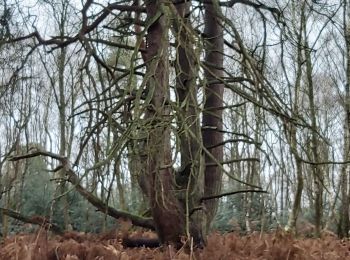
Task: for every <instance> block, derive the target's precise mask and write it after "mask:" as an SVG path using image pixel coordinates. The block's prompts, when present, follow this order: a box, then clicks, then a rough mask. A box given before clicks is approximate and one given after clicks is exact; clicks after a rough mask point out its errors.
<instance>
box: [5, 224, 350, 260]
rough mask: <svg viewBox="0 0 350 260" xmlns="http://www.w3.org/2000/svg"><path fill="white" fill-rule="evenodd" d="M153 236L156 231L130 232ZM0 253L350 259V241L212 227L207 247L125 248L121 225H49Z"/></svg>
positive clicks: (36, 259) (39, 257)
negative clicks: (62, 228)
mask: <svg viewBox="0 0 350 260" xmlns="http://www.w3.org/2000/svg"><path fill="white" fill-rule="evenodd" d="M130 236H131V237H132V236H134V237H135V236H142V237H144V238H154V237H155V234H154V233H152V232H142V233H140V232H139V233H134V234H130ZM0 259H6V260H11V259H18V260H22V259H23V260H44V259H45V260H46V259H64V260H73V259H74V260H76V259H87V260H92V259H95V260H96V259H99V260H102V259H104V260H112V259H113V260H114V259H122V260H128V259H140V260H141V259H209V260H211V259H213V260H217V259H223V260H226V259H249V260H254V259H276V260H284V259H305V260H310V259H317V260H320V259H327V260H333V259H350V241H349V240H340V239H337V238H336V237H334V235H331V234H328V235H327V234H326V235H324V236H323V237H322V238H319V239H315V238H301V237H300V238H295V237H293V236H291V235H289V234H285V233H283V232H282V231H279V232H274V233H270V234H267V233H263V234H260V233H255V234H251V235H246V236H240V235H238V234H236V233H227V234H219V233H213V234H211V235H210V236H209V237H208V245H207V246H206V247H205V248H204V249H193V250H191V248H190V247H189V246H187V247H183V248H182V249H180V250H175V249H174V248H172V247H171V246H168V247H163V248H145V247H142V248H124V247H123V245H122V243H121V237H120V233H118V231H113V232H109V233H106V234H103V235H93V234H84V233H77V232H67V233H65V234H64V235H62V236H57V235H50V234H48V233H47V232H46V231H45V230H39V231H37V232H36V234H18V235H15V236H12V237H8V238H6V239H4V240H3V241H2V242H1V244H0Z"/></svg>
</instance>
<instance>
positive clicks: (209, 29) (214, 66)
mask: <svg viewBox="0 0 350 260" xmlns="http://www.w3.org/2000/svg"><path fill="white" fill-rule="evenodd" d="M204 11H205V13H204V26H205V29H204V35H205V37H206V38H205V66H206V69H205V72H204V74H205V79H206V81H207V84H206V86H204V99H205V100H204V112H203V121H202V127H203V130H202V135H203V144H204V147H205V148H206V149H208V151H209V152H210V153H211V154H212V155H213V157H214V158H215V161H214V160H213V158H211V157H209V156H208V155H207V154H206V155H205V164H206V165H207V167H206V168H205V185H204V194H205V195H206V196H210V195H213V194H217V193H219V192H220V190H221V179H222V170H221V167H220V165H217V162H222V161H223V146H222V145H219V146H217V144H219V143H222V142H223V133H222V132H220V131H221V130H222V127H223V122H222V109H220V108H221V107H222V106H223V92H224V85H223V84H222V83H211V82H213V81H214V82H217V80H218V79H219V81H220V78H222V77H223V49H224V38H223V27H222V24H221V19H220V15H221V10H220V7H219V5H218V2H217V1H214V0H212V1H207V3H206V4H204ZM211 147H214V148H211ZM208 165H210V166H208ZM205 207H206V212H207V227H208V228H209V227H210V224H211V222H212V221H213V219H214V217H215V214H216V211H217V207H218V200H210V201H206V202H205Z"/></svg>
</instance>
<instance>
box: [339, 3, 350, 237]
mask: <svg viewBox="0 0 350 260" xmlns="http://www.w3.org/2000/svg"><path fill="white" fill-rule="evenodd" d="M348 12H349V11H348V6H347V1H345V2H344V14H343V20H344V36H345V46H346V49H345V50H346V85H345V98H344V110H345V120H344V149H343V152H344V155H343V157H344V161H348V160H349V159H350V86H349V84H350V31H349V25H348V17H349V14H348ZM348 168H349V167H348V165H347V164H344V165H343V166H342V168H341V206H340V221H339V227H338V235H339V237H348V236H349V230H350V221H349V209H350V208H349V192H350V191H349V176H348V174H349V173H348Z"/></svg>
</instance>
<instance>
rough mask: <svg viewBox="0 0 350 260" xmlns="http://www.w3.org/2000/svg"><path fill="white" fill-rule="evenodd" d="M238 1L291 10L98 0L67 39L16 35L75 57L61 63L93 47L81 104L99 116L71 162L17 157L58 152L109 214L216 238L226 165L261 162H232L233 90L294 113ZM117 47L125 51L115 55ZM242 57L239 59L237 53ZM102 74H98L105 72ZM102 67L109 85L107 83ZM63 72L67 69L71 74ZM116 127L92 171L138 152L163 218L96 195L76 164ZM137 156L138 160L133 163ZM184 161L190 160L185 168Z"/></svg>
mask: <svg viewBox="0 0 350 260" xmlns="http://www.w3.org/2000/svg"><path fill="white" fill-rule="evenodd" d="M65 3H66V2H65ZM66 4H68V3H66ZM236 4H243V5H244V6H249V7H251V8H253V10H256V11H257V12H258V13H260V14H262V10H263V11H264V12H267V13H269V14H272V15H271V18H278V15H279V14H280V13H279V12H278V10H277V9H275V8H271V7H268V6H266V5H264V4H261V3H255V2H254V1H227V2H220V1H216V0H208V1H170V0H168V1H167V0H155V1H150V0H146V1H120V2H119V1H116V2H113V3H110V4H108V5H105V6H104V5H101V4H99V3H97V2H95V1H93V0H87V1H86V2H85V3H84V5H83V7H82V8H81V10H80V15H79V16H77V17H73V18H72V20H73V21H74V20H77V21H78V22H77V23H72V24H71V25H70V30H67V29H66V30H60V34H59V35H58V36H53V37H51V38H47V36H44V35H42V34H41V33H40V30H38V31H32V32H30V33H29V34H27V35H24V36H19V37H13V38H11V39H10V40H6V42H7V43H10V42H11V43H18V42H28V43H30V46H32V48H31V49H30V51H29V52H28V54H30V55H31V54H32V53H33V52H34V51H35V50H36V49H37V48H38V46H40V45H43V46H46V48H48V49H49V50H48V49H46V50H48V51H49V52H55V51H57V50H58V54H61V56H62V55H63V56H64V59H61V60H60V61H61V62H62V64H61V67H60V68H61V69H62V68H64V65H65V64H63V63H64V61H65V60H66V57H65V53H66V51H68V50H69V48H70V47H71V46H75V48H77V47H76V46H79V47H81V49H79V48H77V49H79V50H78V51H77V52H81V53H84V55H85V56H84V59H83V61H82V64H81V67H80V68H79V71H78V70H77V73H81V74H79V75H80V77H81V82H80V83H81V84H82V85H84V84H85V86H84V88H83V87H82V89H83V90H82V96H81V97H77V102H78V101H80V102H81V105H80V106H79V107H78V108H77V109H76V110H74V111H73V112H72V115H71V116H72V117H79V116H80V115H81V114H84V113H85V114H87V115H88V118H89V119H88V123H87V126H85V125H84V124H82V125H81V128H83V129H84V131H85V135H84V136H83V137H82V138H81V141H80V149H79V150H78V151H76V154H74V155H75V156H76V158H75V160H74V161H73V159H72V157H73V156H74V155H70V158H67V157H66V156H65V152H64V151H63V150H61V151H60V152H59V153H58V154H55V153H52V152H51V151H50V152H48V151H43V150H36V151H34V152H33V151H31V152H30V153H29V154H27V155H20V156H15V157H13V158H12V160H20V159H24V158H28V157H33V156H38V155H44V156H49V157H51V158H53V159H56V160H58V161H59V162H60V163H61V164H60V165H59V166H58V167H57V168H56V169H55V170H57V171H59V170H63V171H61V172H64V173H65V174H66V176H67V180H68V181H69V182H71V183H72V184H74V187H75V189H76V190H77V191H78V192H79V193H80V194H82V195H83V196H84V197H85V198H86V199H87V200H88V201H89V202H91V203H92V204H93V205H94V206H96V207H97V208H98V209H99V210H101V211H103V212H105V213H107V214H109V215H111V216H113V217H124V218H129V219H130V220H131V221H132V222H133V223H134V224H136V225H140V226H144V227H152V228H155V229H156V231H157V233H158V235H159V238H160V241H161V242H162V243H169V242H170V243H175V244H177V245H180V244H181V237H183V236H185V237H188V238H190V237H192V238H193V239H194V241H195V243H196V244H197V245H202V244H204V243H205V237H206V234H207V232H208V230H209V229H210V226H211V223H212V221H213V219H214V217H215V214H216V211H217V207H218V201H217V200H218V198H219V197H220V196H222V195H220V191H221V183H222V176H223V173H224V172H226V170H225V164H232V163H235V162H240V161H242V160H246V161H247V162H248V163H249V162H250V161H253V162H252V163H255V162H256V161H257V160H258V158H247V159H246V158H241V159H238V160H235V159H232V160H230V161H227V162H225V158H224V149H223V148H224V145H225V143H229V142H236V140H235V139H230V140H227V141H225V140H224V133H228V134H232V135H234V134H235V133H231V132H229V131H226V130H227V129H226V130H225V128H224V123H223V111H224V110H225V109H226V108H227V107H226V104H225V102H224V97H223V95H224V88H225V87H226V88H227V89H230V90H231V91H233V92H234V93H236V94H238V95H239V96H241V97H242V98H245V99H246V100H249V101H250V102H251V103H252V104H254V106H257V107H259V109H263V108H264V109H266V110H269V111H272V113H274V114H276V115H277V116H279V117H283V118H284V119H289V116H288V113H287V112H286V111H285V108H284V107H283V106H281V105H280V104H279V103H278V102H277V101H275V100H274V97H273V95H270V94H271V93H270V91H271V89H269V87H268V86H269V84H265V83H266V81H267V79H266V77H265V75H263V73H262V69H259V64H258V61H259V59H258V58H257V57H255V56H254V53H252V51H251V50H249V48H248V47H247V46H246V44H245V42H244V39H243V38H242V37H241V33H240V32H239V30H238V29H237V28H236V27H235V24H234V23H233V22H232V21H231V19H228V17H227V15H226V14H225V15H224V13H223V9H225V10H226V11H227V12H228V11H230V10H231V9H234V7H235V6H236ZM52 6H53V7H55V5H52ZM233 15H234V14H233ZM262 17H264V16H262ZM64 22H65V21H64ZM62 24H65V23H62ZM67 26H68V25H67ZM33 28H35V27H33ZM225 33H227V37H224V34H225ZM265 33H266V28H265ZM114 38H117V40H114ZM231 42H232V43H231ZM224 45H226V47H225V48H224ZM111 49H113V50H116V51H111ZM121 50H122V51H127V52H129V54H130V64H129V66H128V67H125V62H123V64H120V63H119V60H120V59H119V56H118V55H120V53H121ZM225 52H227V53H234V55H238V56H240V58H241V60H242V61H241V64H240V65H242V68H238V69H237V71H238V73H236V75H235V74H234V73H232V72H230V71H229V70H228V69H226V68H225V67H224V56H225ZM111 55H115V59H114V58H111ZM111 60H115V62H111ZM230 62H232V64H236V62H235V59H232V60H230ZM91 70H95V71H97V72H95V74H94V73H92V72H91ZM96 75H99V80H100V83H99V82H97V81H96V80H95V76H96ZM63 76H64V70H62V71H61V74H60V78H59V79H60V81H62V80H63V78H64V77H63ZM61 85H62V86H63V82H61ZM266 86H267V87H266ZM265 87H266V88H265ZM63 91H64V90H62V93H61V92H60V96H61V95H62V99H60V100H61V101H60V103H59V107H60V108H61V110H60V111H59V112H60V113H59V115H60V122H61V128H62V131H61V140H62V139H64V133H65V131H63V129H64V128H65V124H64V123H65V122H64V119H65V118H67V116H66V115H65V111H63V110H62V109H64V105H65V98H64V93H63ZM106 93H109V96H107V94H106ZM261 93H263V94H261ZM266 93H267V94H266ZM260 94H261V95H260ZM264 95H265V96H264ZM257 96H259V100H258V98H256V97H257ZM260 99H261V100H260ZM228 107H229V106H228ZM79 109H81V110H79ZM93 111H94V113H95V112H96V117H94V116H93V115H94V114H93ZM74 113H75V114H74ZM79 119H81V120H82V118H79ZM104 127H106V128H108V135H107V137H106V139H108V138H110V137H111V136H112V138H110V139H108V140H113V141H112V142H113V144H111V145H105V146H104V147H101V142H100V141H98V142H96V141H93V142H92V143H93V145H94V148H93V150H94V151H95V152H96V153H100V151H101V150H102V149H105V156H104V158H103V159H101V161H98V160H96V163H95V164H94V165H92V166H91V167H86V173H85V174H84V175H82V176H86V175H87V174H88V173H89V172H90V171H92V170H96V169H98V168H100V169H103V170H105V168H103V167H104V166H105V165H111V164H112V163H111V162H112V160H116V161H118V160H121V158H122V155H123V153H125V151H126V150H128V152H129V153H132V154H133V156H135V158H138V160H139V162H138V166H137V167H135V166H134V165H129V166H128V167H127V169H128V170H129V171H132V169H138V171H139V173H138V181H139V184H140V187H141V189H142V191H143V193H144V194H145V197H146V198H147V199H148V200H149V206H150V212H151V217H152V218H143V217H139V216H137V215H133V214H130V213H128V212H124V211H120V210H116V209H114V208H113V207H111V206H109V205H108V201H104V200H102V199H99V198H98V197H97V196H96V195H94V193H93V192H91V191H89V189H88V187H87V186H86V185H85V184H84V183H82V182H81V180H82V178H81V177H80V176H79V174H78V172H76V171H74V170H73V167H72V166H71V163H70V162H73V166H79V163H80V162H81V158H82V157H83V155H82V154H83V151H84V150H89V149H91V148H89V146H88V144H89V142H90V141H91V140H95V139H94V137H95V136H98V140H100V137H101V136H103V133H104V130H103V129H104ZM72 132H73V130H72ZM257 139H258V138H257ZM232 140H233V141H232ZM244 141H247V140H243V141H242V142H244ZM248 141H249V140H248ZM62 145H63V143H62ZM60 147H61V148H62V146H60ZM126 148H128V149H126ZM101 153H102V152H101ZM87 154H88V153H87ZM131 162H135V160H129V163H131ZM176 164H177V165H178V166H179V167H175V165H176ZM113 165H114V166H111V168H113V167H117V168H118V169H114V170H115V171H114V172H119V168H120V165H121V164H120V163H115V164H113ZM107 168H108V169H110V168H109V167H107ZM233 179H235V178H234V177H233ZM236 181H240V180H239V179H236ZM242 183H243V184H244V185H246V186H253V187H254V188H258V187H256V186H254V185H251V184H249V183H246V182H242ZM102 185H103V183H102ZM250 191H251V190H250ZM257 191H261V190H259V189H258V190H257ZM107 197H108V196H107Z"/></svg>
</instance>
